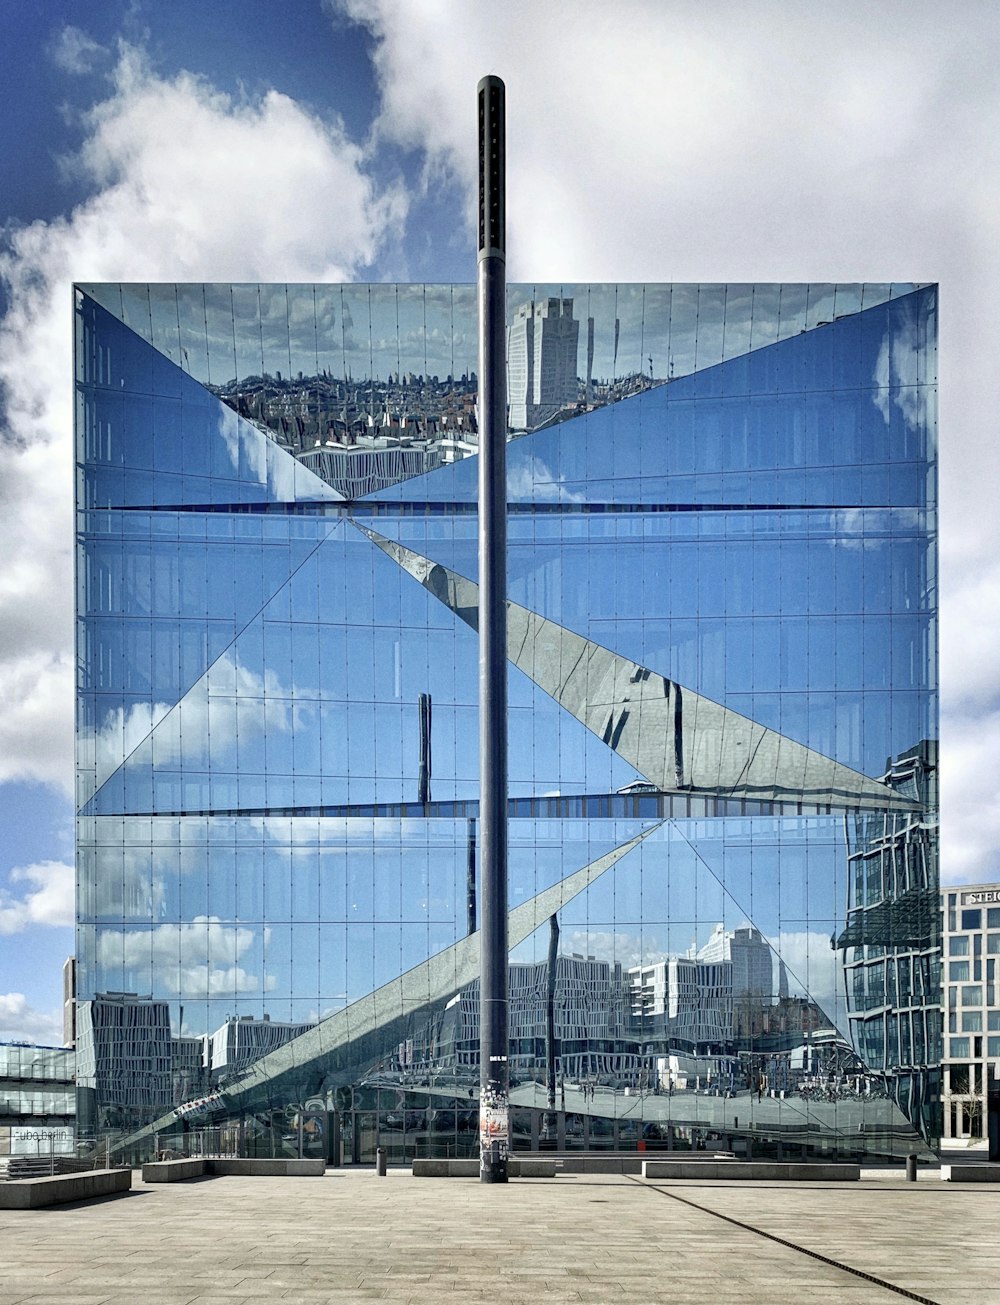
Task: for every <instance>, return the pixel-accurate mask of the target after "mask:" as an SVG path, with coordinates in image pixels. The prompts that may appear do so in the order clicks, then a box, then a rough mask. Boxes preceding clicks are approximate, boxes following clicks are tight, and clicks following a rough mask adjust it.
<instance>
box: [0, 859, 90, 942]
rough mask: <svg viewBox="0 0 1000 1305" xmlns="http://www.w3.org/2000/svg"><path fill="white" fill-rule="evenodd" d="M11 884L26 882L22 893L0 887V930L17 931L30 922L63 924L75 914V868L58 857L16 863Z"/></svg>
mask: <svg viewBox="0 0 1000 1305" xmlns="http://www.w3.org/2000/svg"><path fill="white" fill-rule="evenodd" d="M8 877H9V880H10V883H11V884H30V885H32V887H31V888H30V889H29V891H27V892H26V893H25V894H24V895H23V896H19V895H17V894H16V893H11V892H9V891H7V890H5V889H3V888H0V934H11V933H21V932H22V931H23V930H25V929H27V928H29V926H31V925H34V924H41V925H52V926H55V927H57V928H65V927H66V926H67V925H72V924H73V922H74V920H75V918H76V916H75V895H76V871H75V870H74V868H73V866H71V865H66V864H65V863H64V862H62V861H39V862H37V863H36V864H35V865H27V866H18V867H17V868H16V869H14V870H11V872H10V875H9V876H8Z"/></svg>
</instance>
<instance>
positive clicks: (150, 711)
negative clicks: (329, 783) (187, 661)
mask: <svg viewBox="0 0 1000 1305" xmlns="http://www.w3.org/2000/svg"><path fill="white" fill-rule="evenodd" d="M292 693H293V690H292V689H290V688H288V687H286V686H285V685H284V684H283V683H282V681H281V680H280V679H279V677H278V676H277V674H276V673H275V672H274V671H270V670H267V671H265V672H264V673H263V675H260V674H258V673H257V672H256V671H253V670H250V669H249V668H248V667H247V666H242V665H237V663H236V661H235V660H234V658H233V656H232V654H231V653H224V654H223V655H222V656H221V657H220V658H219V659H218V661H216V662H215V663H214V664H213V666H212V667H211V669H210V670H209V672H208V675H207V676H206V678H205V679H203V680H202V681H201V682H200V683H199V684H198V685H197V686H195V689H193V690H191V691H190V692H189V693H188V694H187V695H186V696H185V697H184V698H182V699H181V701H180V702H179V703H176V704H170V703H164V702H154V703H135V704H133V705H132V706H131V707H129V709H128V710H127V711H126V710H125V709H124V708H121V707H117V708H115V709H114V710H113V711H111V712H109V713H108V714H107V715H106V716H105V719H104V722H103V724H102V725H101V727H100V729H98V730H97V731H96V732H95V734H94V735H93V742H94V746H95V750H96V756H97V785H98V787H99V786H100V785H101V784H103V783H104V781H105V780H106V779H107V778H108V777H109V776H110V775H112V774H114V772H115V771H116V770H117V769H118V768H119V766H121V765H122V764H123V762H124V761H125V760H126V759H127V758H129V757H131V756H132V754H133V753H135V752H136V750H137V749H139V748H140V747H141V746H142V745H143V744H144V743H147V746H148V747H149V748H150V749H151V752H150V753H149V754H144V756H143V760H145V761H147V762H148V761H152V764H154V765H155V766H162V767H177V766H180V765H182V764H183V762H184V759H185V754H187V755H188V756H190V754H191V753H192V752H193V751H196V750H197V751H201V750H203V749H205V748H206V747H208V745H209V741H211V747H212V751H213V753H217V752H218V751H219V750H222V749H225V748H228V747H231V746H232V745H233V744H235V743H236V740H237V730H238V732H239V738H240V739H241V741H242V742H244V743H250V742H255V741H257V740H259V739H261V738H263V737H264V733H265V728H266V730H267V731H269V732H271V733H274V732H278V733H288V732H289V731H290V730H291V729H292V727H293V723H294V717H295V707H294V705H293V703H292V702H291V701H289V699H290V698H291V697H292ZM265 700H266V701H265Z"/></svg>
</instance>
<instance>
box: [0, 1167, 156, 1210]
mask: <svg viewBox="0 0 1000 1305" xmlns="http://www.w3.org/2000/svg"><path fill="white" fill-rule="evenodd" d="M131 1186H132V1170H131V1169H92V1170H89V1171H88V1172H87V1173H82V1174H56V1175H54V1176H53V1177H51V1178H19V1179H15V1180H13V1181H12V1182H6V1183H0V1210H37V1209H40V1208H41V1207H42V1206H45V1205H65V1204H66V1202H68V1201H91V1200H93V1199H94V1198H95V1197H98V1196H112V1195H114V1193H115V1192H127V1191H128V1190H129V1188H130V1187H131Z"/></svg>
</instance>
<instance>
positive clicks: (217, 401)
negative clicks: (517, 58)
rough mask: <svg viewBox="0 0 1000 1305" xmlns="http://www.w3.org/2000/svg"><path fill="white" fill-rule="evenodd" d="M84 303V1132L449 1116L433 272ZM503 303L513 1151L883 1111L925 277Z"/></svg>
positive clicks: (445, 697) (784, 1143)
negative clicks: (140, 1041) (136, 1072)
mask: <svg viewBox="0 0 1000 1305" xmlns="http://www.w3.org/2000/svg"><path fill="white" fill-rule="evenodd" d="M75 311H76V324H77V347H76V393H77V484H78V496H77V502H78V548H79V565H78V589H79V597H78V651H79V656H78V668H79V671H78V803H79V821H78V861H79V900H78V912H79V926H78V996H79V1000H80V1002H81V1018H82V1020H83V1027H84V1028H85V1029H87V1028H89V1029H90V1033H89V1034H88V1035H87V1036H89V1037H90V1038H91V1041H92V1044H93V1045H94V1046H95V1047H106V1049H105V1052H99V1053H95V1054H96V1065H97V1068H96V1069H95V1071H94V1073H93V1075H92V1079H93V1086H92V1087H89V1088H88V1091H87V1093H86V1094H85V1099H83V1100H82V1101H81V1119H80V1125H81V1130H82V1131H88V1130H89V1131H90V1132H91V1133H95V1134H97V1133H101V1132H102V1131H107V1130H110V1129H115V1130H118V1131H119V1132H121V1133H122V1134H129V1133H130V1132H135V1131H136V1130H142V1129H143V1128H144V1127H146V1126H147V1125H152V1124H153V1123H154V1122H157V1121H158V1123H157V1128H158V1131H161V1132H162V1131H163V1128H164V1127H168V1126H169V1127H173V1128H176V1129H180V1128H181V1127H182V1126H189V1125H193V1124H194V1122H204V1120H205V1118H206V1117H208V1118H209V1119H210V1120H211V1121H213V1122H214V1123H217V1124H218V1125H219V1126H225V1127H229V1126H232V1127H237V1126H238V1127H239V1129H240V1137H241V1139H242V1141H243V1143H244V1144H247V1145H250V1143H248V1142H247V1138H248V1137H249V1138H251V1139H254V1138H256V1139H257V1142H256V1143H254V1144H256V1145H259V1146H261V1147H271V1146H274V1147H287V1146H291V1145H295V1146H297V1145H298V1140H297V1139H298V1134H297V1130H296V1128H294V1127H291V1126H290V1125H289V1121H290V1120H294V1119H295V1118H296V1115H298V1116H299V1117H300V1118H301V1119H306V1118H308V1120H309V1121H310V1122H309V1128H308V1130H306V1132H308V1135H309V1137H311V1138H312V1139H313V1141H312V1144H313V1145H314V1146H316V1147H324V1146H329V1145H330V1138H331V1137H332V1136H334V1135H335V1134H336V1135H337V1136H339V1138H340V1140H341V1145H343V1147H344V1149H345V1154H346V1156H347V1157H348V1158H351V1157H352V1156H353V1157H354V1158H355V1159H364V1158H366V1157H367V1156H368V1153H369V1152H370V1150H371V1148H372V1146H373V1145H374V1142H375V1138H376V1137H380V1138H381V1139H382V1140H383V1141H386V1140H388V1141H389V1142H390V1143H391V1146H392V1148H393V1154H394V1155H397V1156H398V1157H399V1158H402V1157H404V1156H408V1155H413V1154H419V1153H428V1152H433V1151H434V1150H435V1149H442V1148H443V1149H444V1150H448V1149H449V1148H450V1149H451V1151H452V1152H454V1151H456V1150H458V1151H461V1150H462V1149H469V1150H471V1149H472V1148H473V1147H474V1146H475V1145H476V1137H477V1133H476V1123H475V1119H474V1116H473V1115H472V1111H473V1110H474V1108H475V1105H476V1103H475V1101H474V1100H473V1101H472V1107H471V1109H470V1105H469V1101H470V1097H474V1096H475V1094H476V1093H477V1091H478V1068H477V1064H476V1057H477V1055H478V1032H477V1023H476V1021H477V1018H478V1017H477V1011H476V1001H475V990H476V974H475V966H474V965H472V967H471V968H470V963H469V960H468V955H467V953H468V954H470V955H471V951H470V948H469V946H468V944H465V943H463V940H464V939H465V938H466V937H467V935H468V934H469V933H470V931H474V929H475V925H476V904H475V896H476V876H475V862H476V853H477V848H476V833H477V829H476V815H477V809H476V802H477V797H478V776H477V764H478V762H477V757H478V738H477V733H478V721H477V707H476V701H477V657H478V653H477V640H476V635H475V631H474V630H473V629H472V628H471V627H470V624H469V621H468V618H469V613H470V610H471V608H472V607H474V602H475V595H476V580H477V570H476V568H477V562H476V489H475V484H476V471H475V463H476V448H477V432H476V422H475V410H474V402H473V399H474V393H475V374H474V369H475V360H474V342H475V320H474V311H475V310H474V296H473V295H472V292H471V290H470V288H469V287H464V286H456V287H447V286H446V287H422V286H417V287H413V286H399V287H396V286H371V287H366V286H343V287H340V286H335V287H331V286H279V287H272V286H231V287H230V286H82V287H78V288H77V290H76V308H75ZM509 312H510V326H509V332H508V356H509V373H510V375H509V380H510V398H511V434H512V440H511V443H510V445H509V448H508V484H509V492H508V497H509V502H510V523H509V562H508V568H509V596H510V600H511V604H512V607H511V629H512V630H515V629H517V630H518V631H520V632H521V633H520V635H519V636H518V638H519V640H520V642H519V643H518V644H517V646H516V647H515V646H513V645H512V646H511V647H510V649H509V652H510V658H511V665H510V705H511V718H510V776H511V788H510V795H511V817H512V818H511V835H510V837H511V868H510V882H511V902H510V907H511V912H512V915H511V940H512V953H511V962H512V967H511V1039H512V1043H511V1064H512V1070H513V1073H514V1078H515V1083H514V1087H513V1093H512V1104H513V1106H514V1126H515V1132H516V1137H515V1144H516V1145H523V1146H526V1147H527V1146H535V1147H539V1146H546V1145H551V1146H556V1145H558V1146H559V1147H568V1148H572V1147H575V1146H580V1147H583V1146H587V1147H601V1146H605V1147H608V1146H617V1147H619V1148H625V1149H630V1148H634V1147H635V1146H637V1145H638V1143H639V1142H640V1141H642V1142H644V1143H645V1144H646V1145H648V1146H653V1147H655V1146H671V1147H679V1148H683V1147H690V1146H698V1145H699V1144H711V1145H713V1146H716V1145H723V1144H725V1145H728V1146H731V1147H732V1148H733V1149H734V1150H736V1151H737V1152H740V1153H746V1152H747V1151H748V1150H750V1149H753V1150H754V1152H755V1153H757V1152H759V1151H760V1150H761V1149H764V1150H766V1151H770V1152H771V1153H777V1152H778V1151H779V1150H780V1152H781V1154H783V1155H785V1156H795V1155H803V1156H804V1155H807V1154H813V1153H824V1154H825V1153H829V1152H830V1151H831V1150H835V1151H837V1152H838V1153H844V1154H847V1153H856V1154H872V1155H877V1154H893V1153H898V1152H902V1151H904V1150H908V1149H909V1148H910V1147H911V1146H912V1144H913V1140H914V1135H915V1132H920V1133H922V1134H923V1136H924V1137H925V1138H927V1139H929V1138H931V1137H932V1136H933V1135H934V1131H935V1127H936V1124H935V1093H936V1079H935V1074H936V1066H937V1063H938V1059H939V1036H940V1035H939V1014H938V1005H937V1003H938V1000H939V999H938V991H937V983H938V953H937V929H938V925H937V916H936V912H935V911H932V910H929V909H928V907H927V903H928V902H929V901H931V900H932V899H933V898H934V895H935V894H936V889H937V858H936V782H935V780H936V760H937V754H936V743H935V741H936V737H937V699H936V684H937V666H936V608H937V593H936V554H935V542H934V541H935V530H936V519H935V510H936V497H935V438H936V408H935V395H936V372H935V366H936V291H935V288H934V287H929V286H923V287H919V286H864V287H862V286H810V287H800V286H753V287H751V286H730V287H719V286H703V287H690V286H674V287H670V286H646V287H641V286H638V287H637V286H589V287H588V286H574V287H565V286H563V287H538V286H534V287H526V286H519V287H511V291H510V310H509ZM536 375H537V376H545V377H550V378H551V377H552V376H557V377H561V380H559V382H558V384H556V383H555V382H553V381H551V380H547V381H546V382H545V385H543V384H542V383H541V382H540V381H536V379H534V378H535V377H536ZM546 387H547V388H546ZM512 638H513V636H512ZM581 659H582V660H583V661H585V662H586V664H587V665H588V666H589V667H590V670H589V671H588V675H589V679H586V681H585V683H584V682H582V681H580V680H579V677H578V676H577V672H576V670H575V667H576V666H577V665H578V664H581ZM598 668H600V675H601V676H602V677H603V678H599V677H598V673H597V671H598ZM574 676H577V678H576V679H574ZM581 684H583V687H582V688H581V687H580V685H581ZM574 685H575V686H576V687H574ZM578 690H579V691H578ZM422 712H423V713H429V721H430V728H429V730H425V731H424V732H423V735H422V731H421V713H422ZM425 719H427V715H425ZM422 737H423V739H424V742H423V743H422ZM422 749H424V750H423V751H422ZM741 749H742V751H741ZM428 773H429V776H430V778H429V791H426V790H422V789H421V774H425V775H426V774H428ZM553 949H554V950H553ZM472 950H474V949H472ZM372 994H375V995H374V996H373V995H372ZM109 1011H113V1013H114V1018H111V1016H110V1015H109V1014H108V1012H109ZM122 1012H124V1014H122ZM550 1016H551V1027H552V1028H553V1029H554V1030H555V1032H554V1036H550V1035H549V1033H548V1028H549V1019H550ZM130 1020H131V1026H130V1027H132V1028H133V1030H134V1029H135V1028H139V1027H144V1028H148V1029H150V1030H151V1029H153V1028H155V1029H156V1030H157V1032H156V1038H157V1039H159V1042H158V1044H157V1045H158V1046H159V1051H158V1053H157V1057H156V1065H157V1068H156V1070H155V1073H154V1072H153V1071H151V1072H150V1076H147V1078H146V1079H144V1080H143V1082H142V1084H140V1085H138V1086H137V1085H136V1083H135V1082H133V1081H131V1080H130V1079H129V1077H128V1070H127V1067H123V1063H122V1062H123V1058H125V1059H127V1057H124V1042H122V1045H121V1047H120V1048H119V1050H120V1051H122V1054H121V1055H119V1056H118V1057H117V1058H116V1056H115V1045H114V1039H115V1038H116V1037H117V1038H119V1040H120V1041H121V1040H122V1039H124V1037H125V1035H124V1033H115V1032H114V1030H115V1029H120V1028H124V1027H126V1026H129V1021H130ZM88 1021H89V1023H88ZM150 1036H152V1034H150ZM102 1039H103V1041H102ZM130 1045H131V1044H130ZM102 1055H103V1060H102ZM102 1066H103V1068H102ZM194 1101H197V1102H199V1103H200V1104H198V1105H197V1106H193V1105H192V1102H194ZM206 1103H207V1104H206ZM276 1121H278V1122H276ZM282 1121H283V1122H282ZM319 1121H322V1123H320V1122H319ZM304 1135H305V1134H304Z"/></svg>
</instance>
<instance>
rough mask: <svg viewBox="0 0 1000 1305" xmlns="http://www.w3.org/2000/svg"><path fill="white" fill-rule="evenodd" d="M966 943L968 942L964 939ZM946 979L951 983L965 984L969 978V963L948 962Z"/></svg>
mask: <svg viewBox="0 0 1000 1305" xmlns="http://www.w3.org/2000/svg"><path fill="white" fill-rule="evenodd" d="M966 941H968V940H967V939H966ZM948 978H949V979H951V981H952V983H964V982H966V981H967V980H968V978H969V962H968V961H949V962H948Z"/></svg>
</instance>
